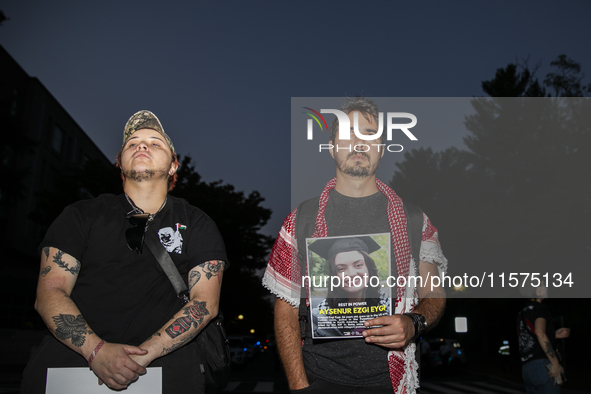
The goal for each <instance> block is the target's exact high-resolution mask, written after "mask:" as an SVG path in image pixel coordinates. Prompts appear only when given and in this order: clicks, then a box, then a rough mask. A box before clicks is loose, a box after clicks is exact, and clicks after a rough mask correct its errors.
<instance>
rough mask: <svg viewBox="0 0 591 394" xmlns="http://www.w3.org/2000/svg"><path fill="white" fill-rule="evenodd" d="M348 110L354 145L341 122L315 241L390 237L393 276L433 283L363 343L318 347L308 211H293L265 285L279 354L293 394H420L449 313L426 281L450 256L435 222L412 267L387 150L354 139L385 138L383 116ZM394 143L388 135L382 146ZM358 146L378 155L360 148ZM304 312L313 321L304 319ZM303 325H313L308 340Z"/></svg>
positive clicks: (369, 326)
mask: <svg viewBox="0 0 591 394" xmlns="http://www.w3.org/2000/svg"><path fill="white" fill-rule="evenodd" d="M340 110H341V111H342V112H344V113H345V114H347V116H348V118H349V121H350V125H351V130H350V139H342V140H341V138H342V136H341V132H340V131H339V123H338V119H335V121H333V123H332V125H331V129H330V141H329V146H331V147H332V148H331V149H330V154H331V156H332V157H333V159H334V161H335V164H336V178H333V179H331V180H330V181H329V182H328V183H327V184H326V186H325V188H324V190H323V191H322V193H321V195H320V197H319V198H317V199H313V200H314V204H315V208H316V209H317V211H315V212H317V213H316V215H315V220H313V222H312V223H313V227H314V231H313V233H311V234H307V235H306V237H311V238H319V237H328V236H331V237H341V236H355V237H360V236H363V235H364V234H378V233H389V239H390V241H391V243H392V251H393V255H395V263H394V264H392V266H394V269H393V271H392V274H394V271H397V272H396V273H397V275H398V276H404V277H408V276H409V274H410V275H413V274H414V273H415V272H417V273H418V274H420V276H421V278H422V279H423V281H422V283H421V285H418V287H417V288H416V289H415V288H414V287H412V285H409V286H406V287H399V288H398V289H396V290H393V292H396V294H393V295H392V299H391V300H390V305H392V307H393V308H394V309H393V310H392V314H391V315H387V316H381V317H378V318H374V319H369V320H366V321H365V322H364V326H365V328H366V329H365V331H363V333H362V336H361V337H359V338H358V339H352V338H347V339H331V340H319V339H313V338H312V327H311V324H310V322H311V321H312V319H311V318H310V310H309V309H310V308H309V305H310V303H309V296H308V297H306V295H305V294H306V292H303V294H304V295H303V296H302V298H301V299H300V293H299V291H298V289H300V288H301V285H302V279H301V278H302V275H304V273H303V272H301V268H300V267H301V266H302V261H301V260H302V256H304V259H305V255H306V252H305V251H303V253H302V251H300V253H298V247H299V245H301V244H300V241H301V240H298V239H297V236H296V234H298V229H297V224H298V222H297V221H296V218H297V217H298V214H299V213H300V212H299V211H298V209H296V210H294V211H292V212H291V214H290V215H289V216H288V217H287V218H286V219H285V221H284V222H283V226H282V228H281V231H280V233H279V235H278V237H277V240H276V242H275V245H274V247H273V251H272V253H271V256H270V258H269V263H268V265H267V269H266V272H265V275H264V277H263V285H264V286H265V287H267V288H268V289H269V290H270V291H271V292H272V293H273V294H274V295H275V296H276V297H277V298H276V300H275V335H276V338H277V346H278V350H279V354H280V357H281V360H282V362H283V366H284V369H285V372H286V375H287V379H288V383H289V388H290V390H291V391H292V392H293V393H296V392H300V391H302V392H306V393H340V394H342V393H365V392H367V393H392V392H396V393H413V392H415V390H416V389H417V388H418V386H419V382H418V373H417V369H418V365H417V362H416V360H415V350H416V343H415V342H416V340H417V338H418V337H419V336H420V335H421V334H422V333H423V332H424V331H425V330H426V329H427V328H432V327H433V326H434V325H435V324H436V323H437V321H438V320H439V318H440V317H441V315H442V314H443V310H444V307H445V292H444V290H443V289H442V288H441V287H434V288H431V286H430V283H428V282H427V280H426V279H427V277H428V276H435V275H440V274H441V273H443V272H445V270H446V267H447V260H446V258H445V257H444V256H443V253H442V252H441V248H440V245H439V241H438V233H437V229H436V228H435V227H434V226H433V225H432V224H431V222H430V221H429V219H428V218H427V216H426V215H423V218H422V224H423V226H422V234H421V240H420V241H421V242H420V252H419V254H418V255H419V259H418V260H419V261H415V260H414V259H413V258H411V248H410V244H409V236H408V234H407V227H406V224H407V218H406V216H405V212H404V208H403V204H402V200H401V199H400V198H399V197H398V196H397V195H396V193H395V192H394V191H393V190H392V189H390V188H389V187H388V186H386V185H385V184H384V183H382V182H380V181H379V180H378V179H376V176H375V174H376V170H377V168H378V166H379V164H380V160H381V159H382V157H383V155H384V152H385V150H384V148H383V147H384V145H381V146H380V144H372V145H371V147H369V145H367V144H365V143H366V142H367V141H365V140H364V139H362V138H360V137H359V136H358V135H357V133H354V127H355V125H357V127H358V128H357V130H358V132H359V133H360V134H361V135H363V136H366V137H367V136H370V135H375V134H376V133H379V132H380V131H379V128H378V123H379V108H378V107H377V106H376V105H375V104H374V102H373V101H371V100H369V99H367V98H364V97H357V98H350V99H348V100H347V101H346V102H345V104H344V105H343V106H342V107H341V108H340ZM382 131H383V130H382ZM384 139H385V133H383V134H382V140H381V142H382V143H383V142H384ZM357 144H365V146H367V147H369V149H365V148H363V149H355V148H353V147H354V146H355V145H357ZM380 147H381V150H380ZM361 150H366V151H365V152H361ZM417 182H420V179H418V180H417ZM310 201H311V200H310ZM304 204H306V203H304ZM302 206H303V204H302V205H300V207H302ZM419 219H420V218H419ZM304 245H305V244H304ZM304 266H305V265H304ZM308 284H309V281H307V282H306V283H305V285H306V286H308ZM308 294H309V293H308ZM301 308H304V313H303V314H300V313H299V310H301ZM305 308H307V309H308V310H307V311H305ZM300 316H301V317H302V320H307V322H308V323H307V324H305V326H304V332H302V328H301V327H300V324H299V320H300Z"/></svg>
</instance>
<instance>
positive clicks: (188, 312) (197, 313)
mask: <svg viewBox="0 0 591 394" xmlns="http://www.w3.org/2000/svg"><path fill="white" fill-rule="evenodd" d="M206 305H207V303H206V302H205V301H203V302H201V301H193V305H190V306H188V307H186V308H184V309H183V312H184V314H185V316H181V317H179V318H178V319H176V320H175V321H174V322H173V323H172V324H171V325H170V326H168V328H167V329H166V330H164V331H165V332H166V333H167V334H168V336H169V337H171V338H176V337H178V336H179V335H181V334H183V333H185V332H187V331H188V330H189V329H191V327H199V326H200V325H201V323H203V320H204V319H205V316H207V315H209V311H208V310H207V308H206Z"/></svg>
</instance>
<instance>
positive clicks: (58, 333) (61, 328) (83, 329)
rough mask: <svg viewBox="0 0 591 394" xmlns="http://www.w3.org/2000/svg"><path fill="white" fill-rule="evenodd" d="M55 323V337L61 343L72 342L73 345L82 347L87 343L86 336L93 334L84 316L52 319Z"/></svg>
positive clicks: (65, 316)
mask: <svg viewBox="0 0 591 394" xmlns="http://www.w3.org/2000/svg"><path fill="white" fill-rule="evenodd" d="M52 319H53V322H54V323H55V326H56V328H55V331H54V333H55V337H56V338H57V339H59V340H61V341H67V340H68V339H71V340H72V345H74V346H76V347H81V346H82V345H84V342H85V341H86V335H92V334H93V332H92V331H91V330H89V329H88V327H87V326H86V321H85V320H84V318H83V317H82V315H78V316H76V317H74V315H62V314H61V313H60V314H59V315H58V316H53V317H52Z"/></svg>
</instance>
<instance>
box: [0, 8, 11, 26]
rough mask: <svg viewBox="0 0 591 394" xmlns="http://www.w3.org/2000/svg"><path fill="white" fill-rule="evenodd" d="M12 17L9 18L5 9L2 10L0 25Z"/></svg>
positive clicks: (0, 11)
mask: <svg viewBox="0 0 591 394" xmlns="http://www.w3.org/2000/svg"><path fill="white" fill-rule="evenodd" d="M9 20H10V18H8V17H7V16H6V15H5V14H4V11H2V10H0V26H2V24H3V23H4V22H6V21H9Z"/></svg>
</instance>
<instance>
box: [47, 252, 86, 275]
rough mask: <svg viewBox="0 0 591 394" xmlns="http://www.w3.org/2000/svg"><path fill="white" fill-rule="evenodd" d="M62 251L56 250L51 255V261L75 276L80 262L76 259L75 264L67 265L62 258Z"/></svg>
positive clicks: (78, 270)
mask: <svg viewBox="0 0 591 394" xmlns="http://www.w3.org/2000/svg"><path fill="white" fill-rule="evenodd" d="M63 255H64V252H62V251H61V250H58V251H57V253H56V254H55V255H54V256H53V262H54V263H56V264H57V265H58V267H60V268H63V269H64V270H66V271H68V272H70V273H71V274H72V275H74V276H76V275H78V273H79V272H80V262H79V261H78V260H76V259H74V260H76V265H75V266H74V267H69V266H68V264H67V263H66V262H65V261H64V260H62V256H63Z"/></svg>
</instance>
